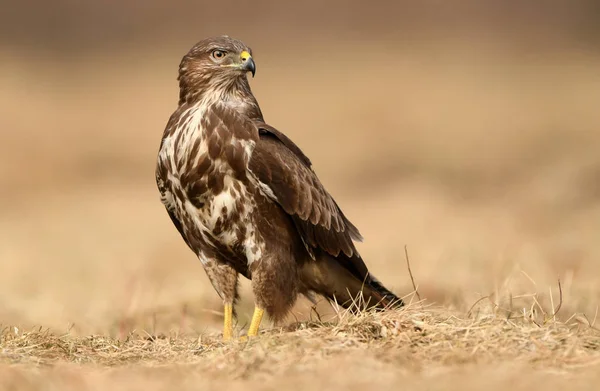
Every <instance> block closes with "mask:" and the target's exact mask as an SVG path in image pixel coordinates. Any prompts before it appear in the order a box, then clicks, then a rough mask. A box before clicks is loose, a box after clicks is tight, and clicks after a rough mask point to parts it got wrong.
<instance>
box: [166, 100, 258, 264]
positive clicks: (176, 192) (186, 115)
mask: <svg viewBox="0 0 600 391" xmlns="http://www.w3.org/2000/svg"><path fill="white" fill-rule="evenodd" d="M224 114H226V113H215V112H214V111H213V110H208V109H206V108H202V107H194V108H190V109H188V110H186V111H183V112H182V113H181V114H180V117H179V119H178V121H177V122H176V127H175V128H174V131H173V132H171V133H170V134H167V135H166V137H165V138H164V139H163V143H162V146H161V150H160V152H159V158H158V160H159V162H158V173H159V174H160V175H159V176H160V177H161V178H162V182H163V188H164V192H163V191H161V193H162V194H163V197H162V199H163V202H165V201H166V202H165V205H166V206H167V208H169V206H170V207H171V208H170V209H172V210H173V211H174V213H175V215H176V216H177V217H178V219H179V220H180V221H183V222H184V224H183V225H184V231H185V232H186V235H188V236H190V238H191V239H192V240H190V241H191V242H194V241H196V240H200V241H203V242H206V243H209V244H212V245H213V246H217V245H218V246H225V247H227V248H229V249H230V250H231V251H233V252H237V253H240V254H239V255H243V256H245V257H246V258H247V259H248V262H249V263H251V260H253V259H255V258H256V257H257V256H260V253H261V248H262V247H263V246H262V244H261V240H260V238H259V234H258V232H256V230H255V229H254V218H253V212H254V211H255V209H256V202H255V198H254V197H255V195H256V189H255V186H254V185H253V183H252V181H251V180H250V179H249V178H248V171H247V170H248V162H249V160H250V157H251V154H252V149H253V147H254V141H253V140H251V139H248V138H245V137H243V134H242V137H240V136H239V134H240V131H239V130H237V131H236V129H235V124H234V123H232V122H235V118H228V117H226V116H225V115H224ZM237 126H239V124H238V125H237ZM159 187H160V185H159ZM167 202H168V203H169V204H170V205H167Z"/></svg>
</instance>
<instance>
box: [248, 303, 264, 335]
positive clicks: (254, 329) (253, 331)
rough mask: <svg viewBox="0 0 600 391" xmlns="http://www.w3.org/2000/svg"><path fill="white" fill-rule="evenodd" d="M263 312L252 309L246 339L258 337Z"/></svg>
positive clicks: (256, 308) (259, 309) (255, 308)
mask: <svg viewBox="0 0 600 391" xmlns="http://www.w3.org/2000/svg"><path fill="white" fill-rule="evenodd" d="M264 313H265V310H263V309H262V308H258V307H254V314H253V315H252V322H250V328H249V329H248V337H256V336H257V335H258V327H259V326H260V322H261V320H262V317H263V314H264Z"/></svg>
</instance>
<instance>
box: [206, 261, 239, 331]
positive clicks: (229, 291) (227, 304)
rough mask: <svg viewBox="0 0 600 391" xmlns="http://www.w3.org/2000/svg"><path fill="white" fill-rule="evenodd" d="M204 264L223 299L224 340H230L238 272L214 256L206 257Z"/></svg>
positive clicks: (209, 277) (207, 273)
mask: <svg viewBox="0 0 600 391" xmlns="http://www.w3.org/2000/svg"><path fill="white" fill-rule="evenodd" d="M201 259H202V258H201ZM202 264H203V265H204V271H206V275H207V276H208V279H209V280H210V282H211V283H212V285H213V287H214V288H215V290H216V291H217V293H218V294H219V296H221V299H222V300H223V341H229V340H231V338H232V337H233V317H234V313H233V304H234V303H235V301H236V299H237V296H238V295H237V281H238V274H237V272H236V271H235V269H234V268H233V267H231V266H230V265H229V264H226V263H219V262H218V261H217V260H216V259H214V258H208V257H204V259H203V262H202Z"/></svg>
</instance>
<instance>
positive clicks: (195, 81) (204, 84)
mask: <svg viewBox="0 0 600 391" xmlns="http://www.w3.org/2000/svg"><path fill="white" fill-rule="evenodd" d="M248 72H251V73H252V76H254V74H255V73H256V64H255V63H254V59H253V58H252V49H250V48H249V47H248V46H246V45H245V44H244V43H243V42H241V41H239V40H237V39H233V38H230V37H228V36H226V35H224V36H220V37H214V38H207V39H204V40H202V41H200V42H198V43H197V44H196V45H194V47H192V49H190V51H189V52H188V53H187V54H186V55H185V56H183V59H182V60H181V64H180V65H179V87H180V100H183V101H185V100H188V99H190V98H192V99H199V98H202V97H203V96H204V95H205V94H207V93H209V92H210V93H213V94H217V95H219V94H220V95H223V94H227V93H228V92H231V91H232V90H235V89H236V88H241V89H247V90H248V92H250V87H249V85H248V79H247V76H246V75H247V73H248Z"/></svg>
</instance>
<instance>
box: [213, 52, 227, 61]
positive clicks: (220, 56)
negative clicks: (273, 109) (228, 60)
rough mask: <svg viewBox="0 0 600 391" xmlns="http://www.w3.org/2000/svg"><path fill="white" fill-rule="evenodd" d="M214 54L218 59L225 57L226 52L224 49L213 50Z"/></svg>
mask: <svg viewBox="0 0 600 391" xmlns="http://www.w3.org/2000/svg"><path fill="white" fill-rule="evenodd" d="M212 56H213V57H214V58H216V59H217V60H220V59H222V58H223V57H225V52H224V51H222V50H213V52H212Z"/></svg>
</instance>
